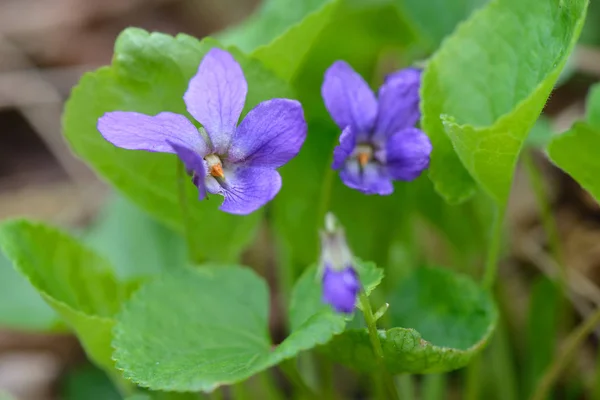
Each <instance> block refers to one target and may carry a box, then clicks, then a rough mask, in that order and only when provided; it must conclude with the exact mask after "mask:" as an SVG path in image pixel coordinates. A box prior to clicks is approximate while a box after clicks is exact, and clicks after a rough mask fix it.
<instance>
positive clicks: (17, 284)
mask: <svg viewBox="0 0 600 400" xmlns="http://www.w3.org/2000/svg"><path fill="white" fill-rule="evenodd" d="M0 326H3V327H9V328H14V329H22V330H31V331H42V332H45V331H55V330H57V329H61V326H62V324H61V322H60V319H59V317H58V316H57V315H56V313H55V312H54V311H53V310H52V308H51V307H50V306H48V304H46V303H45V302H44V300H43V299H42V297H41V296H40V294H39V293H37V292H36V291H35V289H34V288H32V287H31V284H30V283H29V282H27V279H25V277H23V276H22V275H21V274H19V272H18V271H16V270H15V269H14V268H13V266H12V264H11V263H10V262H9V261H8V260H7V259H6V258H5V257H4V255H3V254H2V253H0Z"/></svg>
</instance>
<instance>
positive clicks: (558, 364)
mask: <svg viewBox="0 0 600 400" xmlns="http://www.w3.org/2000/svg"><path fill="white" fill-rule="evenodd" d="M598 324H600V308H599V309H597V310H596V311H594V313H593V314H592V315H590V316H589V317H588V318H587V319H586V320H585V321H583V323H581V324H580V325H579V326H578V327H577V328H576V329H575V330H574V331H573V332H571V334H570V335H569V336H567V338H566V339H565V345H564V347H563V350H562V351H561V354H560V355H559V356H558V357H555V358H554V361H553V362H552V364H551V365H550V366H549V367H548V369H547V370H546V372H545V373H544V375H543V376H542V379H541V380H540V383H539V384H538V385H537V389H536V391H535V392H534V393H533V395H532V396H531V400H544V399H546V398H547V397H548V395H549V393H550V390H551V389H552V386H553V385H554V383H555V382H556V380H557V379H558V378H559V376H560V373H561V372H562V371H563V370H564V369H565V367H566V366H567V364H569V363H570V362H571V361H572V359H573V356H574V355H575V352H576V351H577V348H578V347H579V346H580V345H581V344H582V343H583V341H584V340H585V339H586V338H587V337H588V336H589V334H590V333H591V332H592V331H593V330H594V328H595V327H596V325H598Z"/></svg>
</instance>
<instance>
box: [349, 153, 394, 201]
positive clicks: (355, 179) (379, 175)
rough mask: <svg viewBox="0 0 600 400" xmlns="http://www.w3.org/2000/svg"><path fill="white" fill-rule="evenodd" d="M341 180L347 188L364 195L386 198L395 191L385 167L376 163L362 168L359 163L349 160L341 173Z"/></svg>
mask: <svg viewBox="0 0 600 400" xmlns="http://www.w3.org/2000/svg"><path fill="white" fill-rule="evenodd" d="M340 178H341V179H342V182H344V184H345V185H346V186H348V187H349V188H351V189H356V190H359V191H361V192H363V193H364V194H378V195H381V196H386V195H389V194H392V192H393V191H394V186H393V185H392V181H391V177H390V176H389V175H388V174H387V172H386V169H385V167H383V166H381V165H378V164H375V163H369V164H367V165H365V166H364V167H362V168H361V167H360V166H359V164H358V161H356V160H349V161H348V162H346V164H345V165H344V168H343V169H342V170H341V171H340Z"/></svg>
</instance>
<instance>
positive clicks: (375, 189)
mask: <svg viewBox="0 0 600 400" xmlns="http://www.w3.org/2000/svg"><path fill="white" fill-rule="evenodd" d="M420 79H421V72H420V71H419V70H417V69H412V68H409V69H405V70H402V71H398V72H396V73H394V74H391V75H389V76H388V77H387V78H386V80H385V82H384V84H383V85H382V86H381V87H380V88H379V93H378V98H376V97H375V94H374V93H373V91H372V90H371V89H370V88H369V86H368V85H367V83H366V82H365V81H364V79H363V78H362V77H361V76H360V75H359V74H357V73H356V72H355V71H354V70H353V69H352V68H351V67H350V66H349V65H348V64H347V63H345V62H344V61H337V62H335V63H334V64H333V65H332V66H331V67H330V68H329V69H328V70H327V71H326V73H325V80H324V82H323V86H322V90H321V92H322V96H323V99H324V101H325V106H326V107H327V110H328V111H329V113H330V114H331V117H332V118H333V120H334V121H335V122H336V124H337V125H338V126H339V128H340V129H341V130H342V133H341V136H340V143H339V146H337V147H336V148H335V150H334V158H333V164H332V168H333V169H336V170H340V177H341V179H342V181H343V182H344V183H345V184H346V185H347V186H348V187H350V188H353V189H357V190H359V191H361V192H363V193H366V194H379V195H389V194H391V193H392V192H393V190H394V188H393V185H392V181H394V180H404V181H409V180H413V179H415V178H416V177H418V176H419V175H420V174H421V172H422V171H423V170H424V169H426V168H427V167H428V165H429V156H430V153H431V143H430V142H429V139H428V138H427V135H425V133H423V132H422V131H421V130H419V129H417V128H415V125H416V124H417V122H418V120H419V118H420V112H419V101H420V99H419V86H420ZM247 92H248V85H247V82H246V79H245V77H244V73H243V72H242V68H241V67H240V65H239V64H238V63H237V62H236V61H235V60H234V58H233V57H232V56H231V54H229V53H228V52H226V51H224V50H221V49H218V48H214V49H212V50H210V51H209V52H208V53H207V54H206V56H205V57H204V59H203V60H202V62H201V63H200V66H199V68H198V72H197V73H196V75H195V76H194V77H193V78H192V79H191V80H190V82H189V86H188V89H187V91H186V92H185V94H184V96H183V100H184V102H185V105H186V107H187V111H188V112H189V114H190V115H191V116H193V117H194V118H195V119H196V121H198V122H199V123H200V124H201V125H202V128H200V129H198V128H197V127H196V126H195V125H194V123H192V122H191V121H190V120H189V119H188V118H187V117H185V116H183V115H180V114H175V113H171V112H162V113H159V114H157V115H154V116H150V115H145V114H140V113H137V112H125V111H113V112H108V113H106V114H104V115H103V116H102V117H101V118H100V119H99V120H98V130H99V131H100V133H101V134H102V135H103V136H104V138H105V139H106V140H107V141H109V142H110V143H112V144H114V145H115V146H117V147H121V148H124V149H130V150H145V151H149V152H160V153H173V154H176V155H177V156H178V157H179V158H180V159H181V161H182V162H183V164H184V165H185V167H186V169H187V172H188V173H189V174H190V175H191V176H192V182H193V183H194V185H196V186H197V188H198V193H199V198H200V200H202V199H204V198H205V197H206V196H207V193H211V194H220V195H222V196H223V197H224V198H225V199H224V201H223V204H222V205H221V206H220V209H221V210H223V211H225V212H228V213H232V214H249V213H251V212H253V211H255V210H257V209H258V208H260V207H262V206H263V205H265V204H266V203H267V202H269V201H270V200H272V199H273V198H274V197H275V195H276V194H277V193H278V192H279V190H280V189H281V176H280V175H279V173H278V172H277V168H279V167H281V166H282V165H284V164H286V163H287V162H288V161H290V160H291V159H292V158H293V157H295V156H296V155H297V154H298V152H299V151H300V148H301V147H302V144H303V143H304V140H305V139H306V131H307V126H306V121H305V120H304V114H303V111H302V106H301V105H300V103H299V102H297V101H295V100H288V99H271V100H267V101H264V102H262V103H260V104H258V105H257V106H256V107H255V108H254V109H252V110H251V111H250V112H249V113H248V115H247V116H246V117H245V118H244V120H243V121H242V122H241V123H240V124H239V125H238V120H239V118H240V115H241V113H242V109H243V108H244V103H245V100H246V94H247ZM321 245H322V251H321V273H322V283H323V301H324V302H325V303H327V304H330V305H331V306H332V307H333V309H334V310H336V311H337V312H340V313H351V312H353V310H354V308H355V306H356V299H357V296H358V293H359V291H360V290H361V284H360V281H359V278H358V274H357V273H356V270H355V269H354V261H353V257H352V253H351V252H350V250H349V248H348V245H347V243H346V237H345V234H344V231H343V229H341V228H340V227H339V226H337V223H336V221H335V218H334V217H333V215H331V214H328V216H327V218H326V229H325V230H324V231H323V232H321Z"/></svg>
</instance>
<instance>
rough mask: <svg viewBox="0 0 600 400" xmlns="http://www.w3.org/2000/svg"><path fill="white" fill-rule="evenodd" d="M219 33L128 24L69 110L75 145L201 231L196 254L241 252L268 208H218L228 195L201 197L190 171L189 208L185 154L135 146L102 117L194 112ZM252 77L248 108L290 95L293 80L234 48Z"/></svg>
mask: <svg viewBox="0 0 600 400" xmlns="http://www.w3.org/2000/svg"><path fill="white" fill-rule="evenodd" d="M215 46H218V44H217V43H216V42H214V41H210V40H203V41H202V42H199V41H198V40H196V39H194V38H192V37H190V36H186V35H178V36H177V37H175V38H174V37H171V36H167V35H163V34H158V33H152V34H149V33H147V32H145V31H143V30H141V29H133V28H130V29H127V30H125V31H124V32H123V33H122V34H121V35H120V36H119V38H118V39H117V42H116V45H115V57H114V59H113V64H112V66H110V67H103V68H100V69H99V70H97V71H95V72H92V73H88V74H86V75H85V76H84V77H83V78H82V80H81V81H80V83H79V84H78V85H77V87H76V88H75V89H74V90H73V93H72V95H71V98H70V100H69V101H68V102H67V105H66V109H65V114H64V118H63V124H64V133H65V136H66V138H67V140H68V142H69V144H70V145H71V148H72V149H73V150H74V151H75V153H77V154H78V155H79V156H80V157H82V158H83V159H84V160H85V161H87V162H88V163H90V164H91V165H92V167H94V169H95V170H96V171H97V172H98V173H99V174H100V175H102V176H103V177H104V178H105V179H107V180H108V181H110V183H111V184H113V185H114V186H115V187H116V188H117V189H118V190H120V191H121V192H122V193H123V194H124V195H125V196H126V197H128V198H129V199H130V200H132V201H133V202H134V203H136V204H137V205H138V206H139V207H141V208H142V209H144V210H145V211H146V212H148V213H150V214H151V215H153V216H154V217H155V218H157V219H159V220H161V221H163V222H164V223H166V224H167V225H168V226H170V227H171V228H173V229H175V230H177V231H179V232H184V231H185V229H184V227H185V225H187V226H188V227H189V228H190V229H189V230H190V232H191V233H192V234H193V236H194V242H195V243H196V245H195V246H193V248H194V250H195V251H196V252H197V253H198V255H197V257H196V258H209V259H216V260H235V259H237V257H238V255H239V253H240V252H241V251H242V250H243V249H244V247H245V246H246V244H247V243H248V242H249V241H250V240H251V239H252V236H253V234H254V232H255V228H256V227H257V224H258V221H259V220H260V216H261V212H260V211H259V212H255V213H253V214H251V215H249V216H243V217H242V216H234V215H230V214H227V213H224V212H221V211H218V210H217V207H218V205H219V204H220V203H221V200H220V199H221V198H220V196H211V198H210V199H209V200H207V201H203V202H198V200H197V190H196V188H195V187H194V186H193V184H192V183H191V180H190V179H187V178H186V179H185V192H186V193H185V197H186V202H187V204H188V205H187V207H185V208H187V212H184V211H183V209H182V207H181V204H180V200H179V196H178V193H179V191H178V186H177V166H178V163H179V161H178V160H177V158H176V156H174V155H172V154H158V153H149V152H144V151H130V150H124V149H120V148H117V147H115V146H113V145H112V144H110V143H108V142H107V141H105V140H104V138H103V137H102V136H101V135H100V133H99V132H98V130H97V129H96V123H97V120H98V118H99V117H100V116H102V115H103V114H104V113H105V112H108V111H114V110H124V111H137V112H142V113H146V114H152V115H153V114H156V113H159V112H161V111H172V112H176V113H180V114H184V115H187V112H186V108H185V105H184V102H183V94H184V92H185V90H186V88H187V85H188V81H189V79H190V78H191V77H192V76H193V75H194V74H195V72H196V70H197V68H198V65H199V63H200V61H201V59H202V57H203V55H204V54H206V52H207V51H208V50H209V49H210V48H212V47H215ZM231 52H232V53H233V55H234V57H235V58H236V60H237V61H238V62H240V64H241V66H242V69H243V70H244V74H245V77H246V80H247V81H248V96H247V99H246V107H245V111H244V112H247V111H248V110H249V109H251V108H252V107H254V106H255V105H256V104H258V103H259V102H260V101H263V100H266V99H270V98H273V97H290V92H289V90H288V87H287V85H286V84H284V83H283V82H282V81H280V80H278V79H277V78H275V77H274V75H273V74H272V73H271V72H269V71H268V70H266V69H265V68H264V67H262V65H261V64H260V63H259V62H257V61H252V60H249V59H247V58H246V57H244V56H243V55H242V54H241V53H239V52H238V51H236V50H235V49H231Z"/></svg>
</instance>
